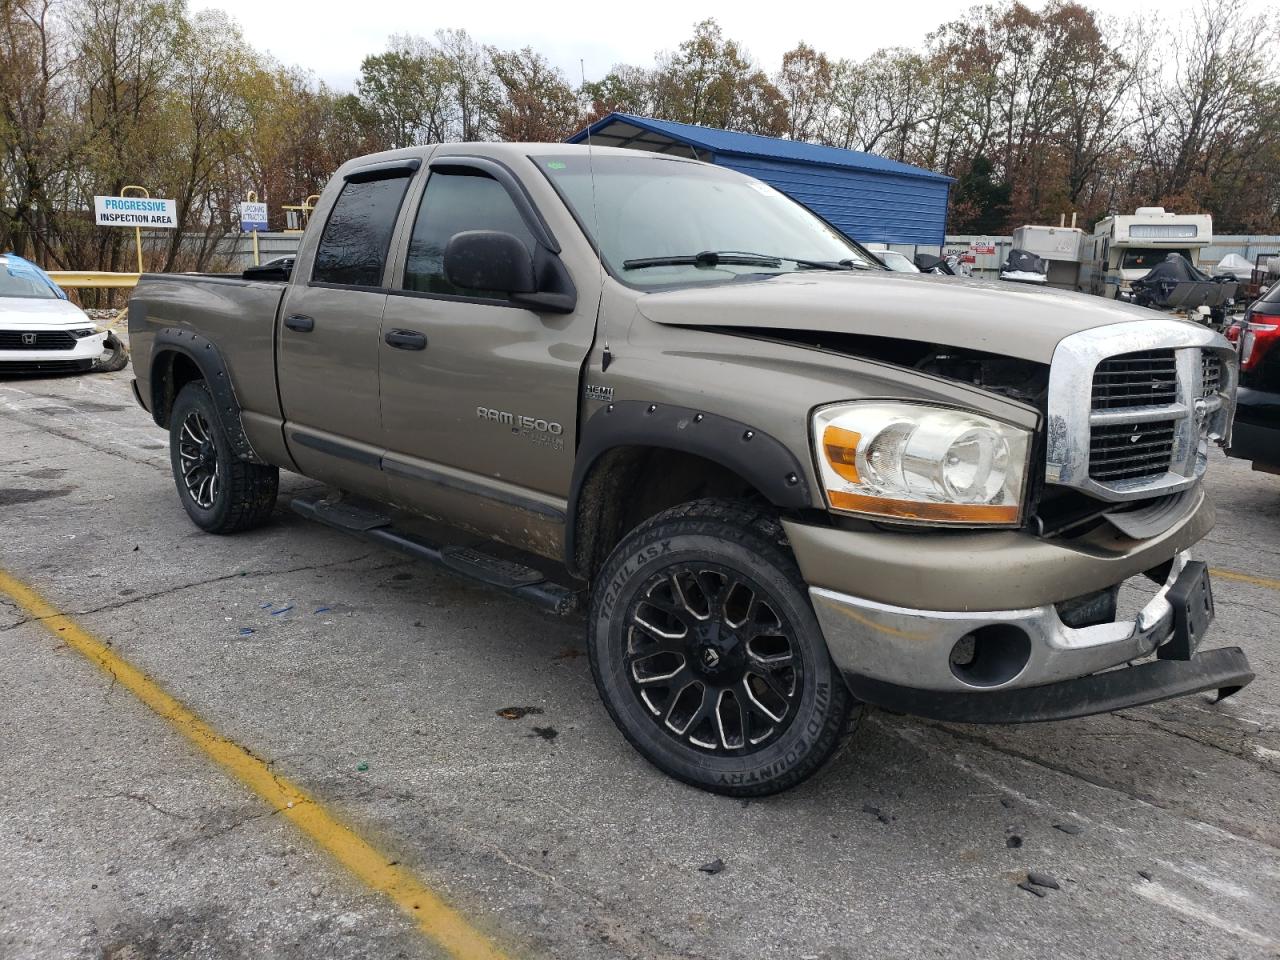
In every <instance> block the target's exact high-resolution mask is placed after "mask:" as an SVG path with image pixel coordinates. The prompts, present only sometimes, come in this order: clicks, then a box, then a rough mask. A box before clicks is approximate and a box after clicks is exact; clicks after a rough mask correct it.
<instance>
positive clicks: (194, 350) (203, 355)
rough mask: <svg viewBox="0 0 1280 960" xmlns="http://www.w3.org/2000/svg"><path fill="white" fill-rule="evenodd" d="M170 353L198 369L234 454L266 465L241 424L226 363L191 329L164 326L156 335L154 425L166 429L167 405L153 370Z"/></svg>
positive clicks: (167, 402) (152, 388)
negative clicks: (182, 357)
mask: <svg viewBox="0 0 1280 960" xmlns="http://www.w3.org/2000/svg"><path fill="white" fill-rule="evenodd" d="M170 353H176V354H181V355H182V356H185V357H187V358H188V359H189V360H191V362H192V363H194V364H195V365H196V368H197V369H199V371H200V373H201V375H202V376H203V378H204V382H205V385H206V386H207V387H208V388H209V395H210V396H211V397H212V398H213V404H214V407H215V408H216V409H217V411H218V417H219V419H220V420H221V422H222V428H223V430H224V431H225V432H226V434H227V439H228V441H230V443H231V449H232V450H233V451H234V452H235V455H236V456H237V457H238V458H239V459H241V460H247V461H249V462H250V463H260V464H261V463H266V461H265V460H263V459H262V458H261V457H260V456H258V454H257V453H256V452H254V449H253V446H252V445H251V444H250V443H249V437H248V435H247V434H246V433H245V430H244V423H243V422H242V421H241V419H240V401H239V400H237V399H236V391H235V387H234V386H232V383H231V375H230V373H229V372H228V370H227V361H226V360H225V359H224V358H223V356H222V353H221V352H220V351H219V350H218V348H217V346H215V345H214V344H213V342H212V341H210V340H209V338H208V337H204V336H201V335H200V334H198V333H195V332H193V331H191V330H184V329H183V328H181V327H165V328H163V329H162V330H159V331H157V333H156V335H155V340H154V342H153V344H152V347H151V417H152V419H154V420H155V422H156V425H157V426H159V427H164V428H165V429H168V426H169V424H168V420H169V406H170V403H169V401H168V399H167V398H166V397H165V384H164V382H163V381H162V378H160V377H158V376H156V371H157V368H158V367H159V364H160V361H161V360H162V359H163V358H164V356H165V355H166V354H170Z"/></svg>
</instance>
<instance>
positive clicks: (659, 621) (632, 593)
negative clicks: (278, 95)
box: [129, 143, 1253, 796]
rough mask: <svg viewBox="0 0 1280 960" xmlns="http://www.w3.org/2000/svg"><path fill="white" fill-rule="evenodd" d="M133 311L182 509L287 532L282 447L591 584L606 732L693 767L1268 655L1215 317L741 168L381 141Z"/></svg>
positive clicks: (338, 523)
mask: <svg viewBox="0 0 1280 960" xmlns="http://www.w3.org/2000/svg"><path fill="white" fill-rule="evenodd" d="M129 329H130V334H131V337H132V344H133V363H134V368H135V373H136V378H137V379H136V383H135V392H136V395H137V398H138V401H139V403H141V404H142V406H143V407H145V408H146V409H147V410H148V411H150V413H151V416H152V417H153V418H154V419H155V422H156V424H157V425H159V426H160V427H162V428H165V429H167V430H168V431H169V435H170V438H171V439H170V447H171V456H172V464H173V473H174V478H175V481H176V486H177V492H178V496H179V497H180V498H181V500H182V503H183V506H184V507H185V508H186V511H187V513H188V514H189V515H190V517H191V519H192V520H193V521H194V522H195V523H196V525H197V526H199V527H201V528H203V529H205V530H208V531H210V532H212V533H223V534H225V533H233V532H236V531H239V530H245V529H248V528H250V527H253V526H256V525H258V524H262V523H265V522H267V521H268V519H269V518H270V516H271V513H272V510H273V508H274V506H275V500H276V493H277V482H278V471H279V470H282V469H283V470H290V471H294V472H296V473H300V474H305V475H306V476H308V477H313V478H315V479H317V480H320V481H323V482H324V483H326V484H328V485H330V486H331V487H332V488H333V489H334V491H335V493H334V494H333V495H332V496H328V497H325V498H317V499H297V500H294V501H293V504H292V506H293V508H294V509H295V510H297V511H298V512H300V513H302V514H304V515H306V516H309V517H312V518H314V519H316V520H320V521H323V522H325V523H328V524H331V525H333V526H335V527H338V528H341V529H344V530H347V531H350V532H352V533H354V534H358V535H360V536H364V537H368V538H370V539H372V540H374V541H377V542H380V543H384V544H387V545H389V546H392V547H395V548H397V549H400V550H404V551H407V552H409V553H411V554H413V555H416V556H421V557H424V558H426V559H429V560H432V561H434V562H437V563H441V564H444V565H446V566H447V567H449V568H450V569H452V570H454V571H455V572H457V573H458V574H460V575H464V576H470V577H474V578H477V579H480V580H483V581H485V582H486V583H489V584H491V585H493V586H494V587H496V588H500V589H505V590H507V591H509V592H511V593H512V594H515V595H517V596H521V597H524V598H526V599H529V600H532V601H534V602H535V603H539V604H541V605H543V606H544V607H547V608H548V609H551V610H553V611H556V612H559V613H564V612H567V611H568V610H570V609H572V608H573V607H574V605H575V604H576V603H577V601H578V600H579V599H580V598H581V599H584V600H587V601H588V604H587V607H586V616H587V630H588V639H589V650H590V658H591V666H592V670H593V673H594V676H595V680H596V684H597V686H598V688H599V691H600V695H601V697H602V698H603V700H604V703H605V705H606V706H607V708H608V710H609V712H610V713H611V715H612V716H613V718H614V720H615V721H616V722H617V725H618V727H619V729H620V730H621V731H622V733H623V734H624V735H625V737H626V738H627V739H628V740H629V741H630V742H631V743H632V744H633V745H634V746H635V747H636V749H637V750H639V751H640V752H641V753H642V754H643V755H644V756H645V757H647V758H648V759H649V760H650V761H652V762H653V763H654V764H655V765H656V766H658V767H659V768H661V769H662V770H664V771H666V772H667V773H668V774H670V775H672V776H675V777H678V778H680V779H681V780H684V781H686V782H688V783H691V784H695V785H697V786H699V787H703V788H705V789H708V790H714V791H718V792H721V793H727V794H733V795H738V796H750V795H761V794H767V793H772V792H776V791H779V790H783V789H785V788H787V787H790V786H793V785H795V784H797V783H799V782H800V781H802V780H803V779H805V778H806V777H807V776H809V775H810V774H812V773H813V772H815V771H816V770H817V769H818V768H819V767H820V766H821V765H822V764H823V762H824V761H825V760H827V759H828V758H829V757H830V756H831V754H832V752H833V751H834V750H835V749H836V747H837V745H838V744H839V742H840V740H841V738H842V737H843V736H844V735H845V734H846V733H847V732H848V731H849V730H850V729H851V727H852V725H853V722H854V720H855V719H856V718H857V717H858V716H859V715H860V714H861V713H862V711H863V710H864V707H865V705H866V704H874V705H880V706H884V707H887V708H889V709H893V710H897V711H901V712H906V713H912V714H918V715H922V716H926V717H933V718H939V719H944V720H962V721H972V722H990V723H1012V722H1024V721H1037V720H1052V719H1059V718H1065V717H1078V716H1083V715H1087V714H1091V713H1098V712H1103V711H1108V710H1115V709H1118V708H1122V707H1129V706H1133V705H1136V704H1143V703H1149V702H1152V701H1156V700H1161V699H1166V698H1170V697H1176V696H1181V695H1185V694H1189V693H1193V692H1198V691H1209V690H1216V691H1218V692H1219V694H1220V695H1221V696H1225V695H1228V694H1230V693H1233V692H1235V691H1236V690H1238V689H1239V688H1241V687H1243V686H1244V685H1245V684H1247V683H1248V682H1249V681H1250V680H1251V679H1252V677H1253V675H1252V673H1251V672H1250V669H1249V664H1248V662H1247V660H1246V659H1245V657H1244V654H1243V653H1242V652H1241V651H1240V650H1239V649H1237V648H1234V647H1229V648H1219V649H1213V650H1207V651H1202V650H1199V649H1198V648H1199V646H1200V643H1201V640H1202V638H1203V636H1204V633H1205V631H1206V629H1207V627H1208V625H1209V622H1210V620H1211V619H1212V616H1213V600H1212V593H1211V590H1210V584H1209V578H1208V573H1207V570H1206V567H1205V565H1204V564H1203V563H1201V562H1199V561H1196V560H1194V559H1193V558H1192V555H1191V549H1192V548H1193V546H1194V545H1195V543H1196V542H1197V541H1198V540H1200V539H1201V538H1202V537H1203V536H1204V535H1205V533H1206V532H1208V530H1209V529H1210V528H1211V527H1212V525H1213V507H1212V505H1211V504H1210V503H1209V501H1208V500H1207V499H1206V497H1205V494H1204V491H1203V487H1202V484H1201V479H1202V477H1203V475H1204V472H1205V469H1206V465H1207V463H1208V456H1209V446H1210V445H1211V444H1215V443H1216V444H1226V443H1227V442H1229V438H1230V428H1231V421H1232V413H1233V404H1234V395H1235V388H1236V378H1237V374H1236V360H1235V354H1234V352H1233V350H1232V348H1231V346H1230V344H1228V343H1227V341H1226V340H1225V339H1223V338H1222V337H1220V336H1219V335H1217V334H1215V333H1213V332H1212V331H1210V330H1208V329H1207V328H1205V327H1202V326H1198V325H1195V324H1191V323H1186V322H1182V321H1177V320H1172V319H1169V318H1167V317H1165V316H1162V315H1160V314H1156V313H1152V312H1149V311H1146V310H1142V309H1139V308H1136V307H1132V306H1127V305H1124V304H1117V303H1113V302H1109V301H1106V300H1102V299H1097V298H1091V297H1086V296H1082V295H1076V294H1067V293H1060V292H1056V291H1046V290H1040V289H1035V288H1031V287H1026V286H1013V285H1005V286H1001V285H998V284H988V283H981V282H976V281H969V280H964V279H956V278H944V277H933V276H924V275H919V274H903V273H891V272H889V271H887V270H885V269H884V268H883V266H882V265H881V264H880V263H879V262H878V261H877V260H876V259H875V257H874V256H873V255H872V254H870V253H869V252H867V251H866V250H865V249H864V248H862V247H860V246H859V245H858V244H856V243H854V242H852V241H851V240H849V239H847V238H846V237H844V236H842V235H841V234H840V233H839V232H838V231H836V230H835V229H833V228H832V227H831V226H830V225H829V224H827V223H826V222H825V221H823V220H821V219H820V218H819V217H817V216H815V215H814V214H813V213H811V212H810V211H809V210H807V209H806V208H804V207H803V206H801V205H799V204H797V203H796V202H794V201H792V200H791V199H789V198H787V197H786V196H784V195H782V194H780V193H778V192H777V191H775V190H774V189H772V188H771V187H769V186H767V185H766V184H764V183H761V182H759V181H757V180H753V179H751V178H749V177H745V176H742V175H740V174H738V173H734V172H732V171H729V170H726V169H723V168H719V167H716V166H711V165H708V164H705V163H698V162H695V161H690V160H684V159H679V158H674V157H664V156H657V155H652V154H645V153H640V152H635V151H628V150H618V149H599V148H597V149H594V150H593V149H591V148H589V147H576V146H565V145H562V144H490V143H485V144H449V145H443V146H435V147H421V148H414V149H409V150H401V151H395V152H392V153H383V154H377V155H374V156H369V157H361V158H359V159H356V160H352V161H351V162H350V163H348V164H346V165H345V166H343V167H342V169H340V170H339V171H338V172H337V174H336V175H335V176H334V177H333V180H332V182H331V183H330V184H329V185H328V187H327V188H326V189H325V191H324V193H323V195H322V197H321V199H320V202H319V205H318V206H317V208H316V210H315V213H314V215H313V217H312V220H311V224H310V226H309V228H308V230H307V232H306V234H305V236H304V237H303V240H302V243H301V247H300V248H299V251H298V254H297V257H296V259H295V260H294V261H292V262H286V263H283V264H277V265H268V266H266V267H262V268H254V269H250V270H246V271H245V272H244V274H243V275H235V276H207V275H173V276H157V275H147V276H144V277H143V278H142V281H141V283H140V284H139V285H138V288H137V290H136V292H135V293H134V295H133V297H132V299H131V300H130V304H129ZM418 517H432V518H437V519H438V520H444V521H446V522H447V523H448V524H449V525H450V527H451V528H452V529H455V530H458V531H465V532H466V533H465V535H464V534H462V533H460V534H459V542H447V543H441V542H439V541H438V539H429V538H427V537H426V536H423V535H422V534H421V533H419V532H415V526H414V524H415V518H418ZM491 541H493V542H496V543H497V544H498V545H497V546H494V547H492V548H490V547H486V546H485V544H486V543H489V542H491ZM517 551H518V552H517ZM495 553H496V554H497V555H495ZM1144 574H1145V577H1143V576H1142V575H1144ZM1128 580H1132V581H1133V583H1131V584H1130V586H1131V587H1132V586H1133V585H1134V584H1136V585H1137V586H1138V589H1139V590H1140V591H1141V597H1140V602H1139V603H1138V604H1135V607H1138V606H1140V610H1139V612H1137V613H1136V614H1134V615H1133V616H1131V617H1122V616H1120V615H1119V614H1118V613H1117V609H1118V604H1117V598H1118V595H1119V591H1120V587H1121V584H1123V583H1124V582H1125V581H1128ZM575 584H577V585H578V586H576V587H575ZM1126 595H1128V594H1126Z"/></svg>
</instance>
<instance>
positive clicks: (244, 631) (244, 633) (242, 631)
mask: <svg viewBox="0 0 1280 960" xmlns="http://www.w3.org/2000/svg"><path fill="white" fill-rule="evenodd" d="M257 632H258V631H257V630H255V629H253V627H241V628H240V636H242V637H247V636H249V635H250V634H254V633H257Z"/></svg>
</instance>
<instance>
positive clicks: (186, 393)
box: [169, 380, 280, 533]
mask: <svg viewBox="0 0 1280 960" xmlns="http://www.w3.org/2000/svg"><path fill="white" fill-rule="evenodd" d="M169 462H170V464H171V466H172V467H173V480H174V483H175V485H176V486H177V488H178V498H179V499H180V500H181V501H182V506H183V507H184V508H185V509H186V511H187V516H189V517H190V518H191V519H192V521H193V522H194V523H195V525H196V526H197V527H199V528H200V529H201V530H207V531H208V532H209V533H238V532H240V531H241V530H250V529H252V528H253V527H257V526H261V525H262V524H263V523H265V522H266V521H267V518H268V517H270V516H271V511H272V510H273V509H274V508H275V504H276V493H277V491H278V489H279V485H280V471H279V470H277V469H276V468H275V467H271V466H265V465H263V464H257V463H249V462H248V461H245V460H241V459H240V458H239V457H237V456H236V455H235V453H234V452H233V451H232V449H231V443H230V441H229V440H228V439H227V434H226V431H224V430H223V429H222V421H221V420H219V419H218V411H217V408H216V407H215V406H214V403H213V398H212V397H211V396H210V395H209V390H208V388H207V387H206V386H205V385H204V382H203V381H201V380H194V381H192V382H191V383H188V384H187V385H186V386H184V387H183V388H182V389H181V390H180V391H179V392H178V396H177V399H175V400H174V402H173V410H172V412H171V413H170V414H169Z"/></svg>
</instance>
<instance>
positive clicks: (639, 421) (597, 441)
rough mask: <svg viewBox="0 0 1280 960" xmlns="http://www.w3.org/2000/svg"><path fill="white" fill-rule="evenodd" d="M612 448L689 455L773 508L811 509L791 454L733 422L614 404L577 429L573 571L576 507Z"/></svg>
mask: <svg viewBox="0 0 1280 960" xmlns="http://www.w3.org/2000/svg"><path fill="white" fill-rule="evenodd" d="M618 447H649V448H660V449H666V450H676V451H679V452H681V453H690V454H694V455H696V456H700V457H703V458H705V459H707V460H710V461H712V462H714V463H718V464H720V465H722V466H724V467H727V468H728V469H730V470H732V471H733V472H734V473H736V474H738V476H740V477H742V478H743V479H744V480H746V481H747V482H748V483H750V484H751V485H752V486H753V487H755V488H756V489H757V490H759V491H760V493H761V494H763V495H764V496H765V497H766V498H767V499H768V500H769V502H770V503H772V504H773V505H774V506H775V507H779V508H782V509H785V510H804V509H807V508H810V507H812V506H813V500H812V497H811V494H810V491H809V481H808V479H807V477H806V476H805V471H804V469H803V468H802V467H801V465H800V461H799V460H797V459H796V456H795V454H794V453H792V452H791V449H790V448H789V447H787V446H786V445H785V444H783V443H782V442H781V441H779V440H777V439H776V438H775V437H772V436H770V435H769V434H767V433H765V432H763V431H761V430H758V429H756V428H755V427H752V426H751V425H749V424H746V423H742V422H741V421H738V420H733V419H730V418H729V417H722V416H719V415H718V414H714V413H704V412H702V411H699V410H692V409H690V408H688V407H680V406H675V405H672V404H663V403H646V402H644V401H642V400H619V401H617V402H615V403H610V404H609V405H608V406H605V407H602V408H600V409H599V410H597V411H596V412H595V413H594V414H592V415H591V417H590V418H589V419H588V420H587V421H586V423H584V424H583V427H582V435H581V436H580V437H579V441H578V453H577V457H576V458H575V463H574V468H573V480H572V482H571V484H570V487H569V502H568V519H567V523H566V526H565V537H564V554H565V561H566V563H567V565H568V567H569V569H570V570H571V571H577V567H578V564H577V547H578V523H579V512H580V511H579V501H580V499H581V496H582V489H583V486H584V485H585V483H586V481H587V478H588V477H589V476H590V475H591V471H592V468H593V467H594V466H595V464H596V462H597V461H598V460H599V459H600V457H601V456H603V455H604V454H605V453H607V452H608V451H609V450H612V449H616V448H618Z"/></svg>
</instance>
